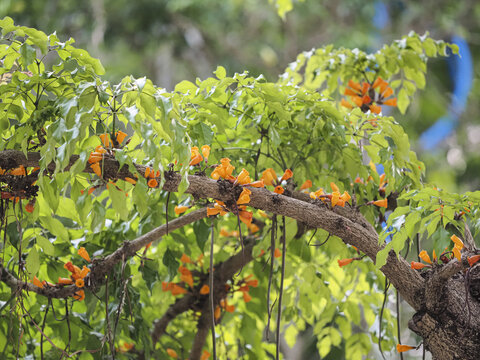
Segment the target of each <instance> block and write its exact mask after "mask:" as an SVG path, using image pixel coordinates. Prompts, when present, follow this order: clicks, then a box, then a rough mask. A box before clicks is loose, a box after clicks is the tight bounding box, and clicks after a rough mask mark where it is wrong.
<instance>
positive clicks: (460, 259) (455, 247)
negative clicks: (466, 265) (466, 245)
mask: <svg viewBox="0 0 480 360" xmlns="http://www.w3.org/2000/svg"><path fill="white" fill-rule="evenodd" d="M452 252H453V255H454V256H455V257H456V258H457V260H458V261H462V254H461V253H460V249H459V248H458V247H457V245H455V246H454V247H453V249H452Z"/></svg>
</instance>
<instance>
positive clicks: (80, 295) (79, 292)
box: [73, 290, 85, 301]
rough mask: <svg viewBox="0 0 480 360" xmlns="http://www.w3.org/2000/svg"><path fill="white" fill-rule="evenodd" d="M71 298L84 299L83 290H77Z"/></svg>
mask: <svg viewBox="0 0 480 360" xmlns="http://www.w3.org/2000/svg"><path fill="white" fill-rule="evenodd" d="M73 298H74V299H75V300H78V301H82V300H84V299H85V291H83V290H79V291H77V292H76V293H75V294H74V295H73Z"/></svg>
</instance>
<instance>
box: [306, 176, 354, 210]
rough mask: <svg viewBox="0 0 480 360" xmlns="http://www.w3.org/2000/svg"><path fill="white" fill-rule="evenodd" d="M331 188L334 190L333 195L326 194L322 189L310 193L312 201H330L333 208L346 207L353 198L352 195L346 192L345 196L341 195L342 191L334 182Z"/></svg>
mask: <svg viewBox="0 0 480 360" xmlns="http://www.w3.org/2000/svg"><path fill="white" fill-rule="evenodd" d="M330 187H331V188H332V193H331V194H325V192H324V190H323V188H320V189H318V190H317V191H315V192H310V197H311V198H312V199H321V200H322V201H323V202H327V200H330V203H331V204H332V208H334V207H335V206H341V207H345V204H346V203H348V202H349V201H350V199H351V198H352V197H351V196H350V194H349V193H348V192H347V191H344V192H343V194H340V189H339V188H338V186H337V185H336V184H335V183H334V182H331V183H330Z"/></svg>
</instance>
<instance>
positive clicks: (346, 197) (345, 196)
mask: <svg viewBox="0 0 480 360" xmlns="http://www.w3.org/2000/svg"><path fill="white" fill-rule="evenodd" d="M351 198H352V197H351V196H350V194H349V193H348V192H346V191H344V192H343V194H342V195H340V199H341V200H343V201H344V202H349V201H350V199H351Z"/></svg>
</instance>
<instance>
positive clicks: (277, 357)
mask: <svg viewBox="0 0 480 360" xmlns="http://www.w3.org/2000/svg"><path fill="white" fill-rule="evenodd" d="M286 233H287V229H286V227H285V216H282V273H281V276H280V294H279V295H278V313H277V338H276V339H275V340H276V353H275V354H276V356H275V359H276V360H279V359H280V328H281V327H280V321H281V319H282V297H283V280H284V278H285V253H286V252H287V247H286V246H285V243H286V240H285V238H286Z"/></svg>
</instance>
